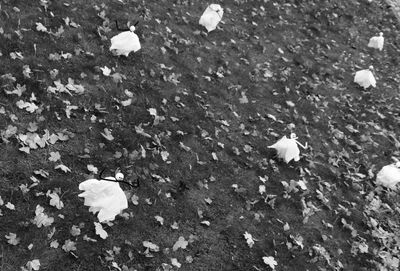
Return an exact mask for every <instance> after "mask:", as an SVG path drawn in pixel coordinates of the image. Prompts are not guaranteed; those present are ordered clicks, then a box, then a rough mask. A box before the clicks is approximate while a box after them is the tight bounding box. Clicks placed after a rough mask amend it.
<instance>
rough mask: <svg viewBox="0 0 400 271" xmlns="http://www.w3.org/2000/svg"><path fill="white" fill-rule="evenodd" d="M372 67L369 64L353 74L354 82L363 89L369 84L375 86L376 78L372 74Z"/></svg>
mask: <svg viewBox="0 0 400 271" xmlns="http://www.w3.org/2000/svg"><path fill="white" fill-rule="evenodd" d="M373 68H374V67H372V66H370V67H369V68H368V69H366V70H361V71H358V72H356V75H355V76H354V83H357V84H359V85H360V86H361V87H363V88H364V89H367V88H369V87H370V86H373V87H376V80H375V77H374V74H373V73H372V70H373Z"/></svg>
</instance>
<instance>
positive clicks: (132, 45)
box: [110, 27, 141, 56]
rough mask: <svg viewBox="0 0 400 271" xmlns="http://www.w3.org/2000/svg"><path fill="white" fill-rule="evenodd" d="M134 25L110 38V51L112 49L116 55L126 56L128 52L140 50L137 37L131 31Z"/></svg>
mask: <svg viewBox="0 0 400 271" xmlns="http://www.w3.org/2000/svg"><path fill="white" fill-rule="evenodd" d="M134 30H135V27H131V28H130V31H124V32H121V33H119V34H118V35H116V36H114V37H112V38H111V47H110V51H114V52H115V54H116V55H124V56H128V55H129V53H130V52H132V51H133V52H137V51H139V50H140V48H141V46H140V41H139V37H138V36H137V35H136V34H135V33H134V32H133V31H134Z"/></svg>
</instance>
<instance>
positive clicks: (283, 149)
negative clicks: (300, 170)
mask: <svg viewBox="0 0 400 271" xmlns="http://www.w3.org/2000/svg"><path fill="white" fill-rule="evenodd" d="M296 139H297V137H296V134H293V133H292V134H291V135H290V138H287V137H286V136H283V137H282V138H281V139H280V140H279V141H278V142H276V143H275V144H273V145H271V146H268V148H274V149H276V151H277V153H278V157H279V158H282V159H283V160H285V162H286V163H289V162H290V161H291V160H294V161H296V162H297V161H299V160H300V150H299V147H298V146H297V145H300V146H301V147H302V148H304V149H306V148H307V143H306V145H305V146H303V145H302V144H300V143H299V142H298V141H297V140H296Z"/></svg>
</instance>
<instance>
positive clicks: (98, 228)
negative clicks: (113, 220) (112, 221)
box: [94, 222, 108, 239]
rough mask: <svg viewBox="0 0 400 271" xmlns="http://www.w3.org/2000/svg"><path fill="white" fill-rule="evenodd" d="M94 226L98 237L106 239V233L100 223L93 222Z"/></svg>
mask: <svg viewBox="0 0 400 271" xmlns="http://www.w3.org/2000/svg"><path fill="white" fill-rule="evenodd" d="M94 227H95V230H96V234H97V235H98V236H100V238H102V239H106V238H107V237H108V233H107V232H106V231H105V230H104V229H103V226H102V225H101V224H100V223H98V222H94Z"/></svg>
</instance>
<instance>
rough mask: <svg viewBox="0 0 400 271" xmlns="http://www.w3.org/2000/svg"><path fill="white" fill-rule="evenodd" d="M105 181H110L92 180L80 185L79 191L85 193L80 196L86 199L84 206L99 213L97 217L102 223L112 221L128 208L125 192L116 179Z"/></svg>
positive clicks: (111, 178)
mask: <svg viewBox="0 0 400 271" xmlns="http://www.w3.org/2000/svg"><path fill="white" fill-rule="evenodd" d="M118 177H119V176H118ZM105 179H108V180H110V181H105V180H97V179H90V180H86V181H84V182H82V183H80V184H79V189H80V190H84V192H83V193H81V194H79V195H78V196H79V197H83V198H84V199H85V202H84V204H85V205H86V206H89V211H90V212H93V213H94V214H95V213H97V212H99V213H98V215H97V217H98V219H99V221H100V222H104V221H112V220H114V219H115V216H116V215H118V214H119V213H120V212H121V211H122V210H124V209H125V208H128V200H127V198H126V196H125V193H124V191H122V189H121V187H120V186H119V184H118V183H116V182H113V180H114V181H115V178H113V177H106V178H105Z"/></svg>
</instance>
